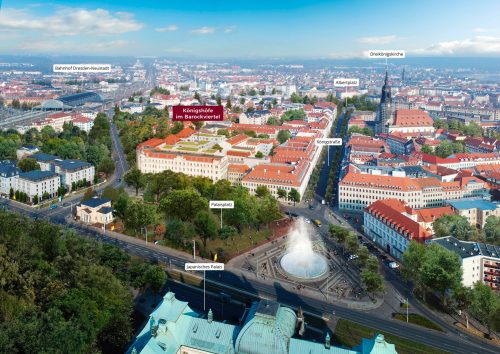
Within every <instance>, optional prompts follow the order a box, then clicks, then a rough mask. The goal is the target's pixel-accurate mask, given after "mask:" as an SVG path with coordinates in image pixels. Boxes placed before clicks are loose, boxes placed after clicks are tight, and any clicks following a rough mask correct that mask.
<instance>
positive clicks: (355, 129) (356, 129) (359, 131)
mask: <svg viewBox="0 0 500 354" xmlns="http://www.w3.org/2000/svg"><path fill="white" fill-rule="evenodd" d="M352 134H363V135H368V136H373V135H374V133H373V130H371V129H370V128H368V127H364V128H361V127H359V126H357V125H353V126H352V127H350V128H349V130H348V131H347V135H349V136H350V135H352Z"/></svg>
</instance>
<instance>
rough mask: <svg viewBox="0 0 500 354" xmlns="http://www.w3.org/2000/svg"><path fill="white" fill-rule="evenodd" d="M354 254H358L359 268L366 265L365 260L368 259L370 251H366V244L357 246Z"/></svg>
mask: <svg viewBox="0 0 500 354" xmlns="http://www.w3.org/2000/svg"><path fill="white" fill-rule="evenodd" d="M356 255H357V256H358V263H359V266H360V267H361V268H365V267H366V261H367V260H368V257H370V252H369V251H368V248H366V246H361V247H359V248H358V250H357V251H356Z"/></svg>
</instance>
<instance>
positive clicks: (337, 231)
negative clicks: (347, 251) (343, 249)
mask: <svg viewBox="0 0 500 354" xmlns="http://www.w3.org/2000/svg"><path fill="white" fill-rule="evenodd" d="M328 233H329V234H330V236H331V237H332V238H333V240H334V241H335V242H336V243H338V244H340V245H343V244H344V242H345V241H346V239H347V237H348V235H349V231H347V230H346V229H344V228H343V227H341V226H337V225H333V224H329V225H328Z"/></svg>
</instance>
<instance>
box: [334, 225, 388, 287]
mask: <svg viewBox="0 0 500 354" xmlns="http://www.w3.org/2000/svg"><path fill="white" fill-rule="evenodd" d="M328 232H329V234H330V237H332V239H333V240H334V241H335V242H336V243H338V244H339V245H341V247H342V251H343V252H344V250H345V251H347V252H348V253H349V254H350V255H356V256H357V258H356V259H357V262H358V265H359V266H360V268H361V280H362V282H363V285H364V286H365V289H366V291H367V292H368V293H372V294H377V293H382V292H383V291H384V278H383V277H382V275H381V274H380V273H379V263H378V259H377V257H375V256H373V255H371V254H370V252H369V251H368V248H366V246H364V245H362V246H360V245H359V242H358V239H357V237H356V234H355V233H353V232H349V231H348V230H346V229H344V228H343V227H341V226H337V225H332V224H330V225H328Z"/></svg>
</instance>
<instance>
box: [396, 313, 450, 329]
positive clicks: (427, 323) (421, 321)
mask: <svg viewBox="0 0 500 354" xmlns="http://www.w3.org/2000/svg"><path fill="white" fill-rule="evenodd" d="M393 317H394V318H395V319H397V320H400V321H404V322H406V314H404V313H395V314H393ZM408 322H409V323H413V324H416V325H418V326H422V327H425V328H430V329H434V330H436V331H441V332H444V331H443V328H441V326H440V325H438V324H436V323H434V322H432V321H431V320H429V319H428V318H427V317H424V316H422V315H419V314H418V313H410V314H409V315H408Z"/></svg>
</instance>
